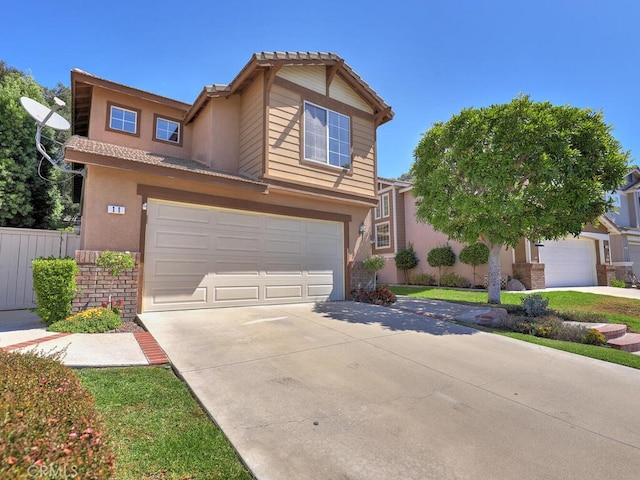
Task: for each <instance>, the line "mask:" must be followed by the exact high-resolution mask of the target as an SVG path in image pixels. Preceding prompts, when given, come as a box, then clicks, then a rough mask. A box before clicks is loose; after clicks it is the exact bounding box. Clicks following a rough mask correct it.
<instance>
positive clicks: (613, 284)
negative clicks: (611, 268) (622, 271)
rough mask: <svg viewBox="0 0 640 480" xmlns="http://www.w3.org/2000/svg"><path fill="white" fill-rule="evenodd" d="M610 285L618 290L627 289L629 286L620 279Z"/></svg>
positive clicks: (614, 280)
mask: <svg viewBox="0 0 640 480" xmlns="http://www.w3.org/2000/svg"><path fill="white" fill-rule="evenodd" d="M609 285H610V286H612V287H617V288H625V287H626V286H627V284H626V283H625V281H624V280H620V279H619V278H614V279H613V280H611V283H610V284H609Z"/></svg>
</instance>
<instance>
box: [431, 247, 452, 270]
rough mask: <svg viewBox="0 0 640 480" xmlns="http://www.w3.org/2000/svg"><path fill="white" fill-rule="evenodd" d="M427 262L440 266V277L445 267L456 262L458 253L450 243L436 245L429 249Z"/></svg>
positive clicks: (433, 265)
mask: <svg viewBox="0 0 640 480" xmlns="http://www.w3.org/2000/svg"><path fill="white" fill-rule="evenodd" d="M427 263H428V264H429V265H431V266H432V267H437V268H438V277H440V278H441V277H442V268H443V267H452V266H454V265H455V263H456V254H455V252H454V251H453V249H452V248H451V246H450V245H445V246H443V247H436V248H433V249H431V250H429V253H428V254H427Z"/></svg>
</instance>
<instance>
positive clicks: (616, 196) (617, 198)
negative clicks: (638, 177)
mask: <svg viewBox="0 0 640 480" xmlns="http://www.w3.org/2000/svg"><path fill="white" fill-rule="evenodd" d="M605 198H606V199H607V201H608V200H613V202H612V203H611V205H612V206H614V207H618V208H620V194H618V193H607V194H606V197H605Z"/></svg>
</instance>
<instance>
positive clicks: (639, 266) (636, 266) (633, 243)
mask: <svg viewBox="0 0 640 480" xmlns="http://www.w3.org/2000/svg"><path fill="white" fill-rule="evenodd" d="M629 260H630V261H632V262H633V265H632V266H631V268H632V269H633V273H635V274H636V277H639V278H640V240H636V239H633V240H632V239H629Z"/></svg>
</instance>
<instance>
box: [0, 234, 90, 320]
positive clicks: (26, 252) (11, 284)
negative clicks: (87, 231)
mask: <svg viewBox="0 0 640 480" xmlns="http://www.w3.org/2000/svg"><path fill="white" fill-rule="evenodd" d="M79 248H80V236H79V235H76V234H74V233H73V232H58V231H50V230H30V229H26V228H0V310H22V309H25V308H32V307H35V303H34V302H35V298H34V293H33V277H32V274H31V261H32V260H33V259H34V258H38V257H58V258H60V257H73V256H74V253H75V251H76V250H78V249H79Z"/></svg>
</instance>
